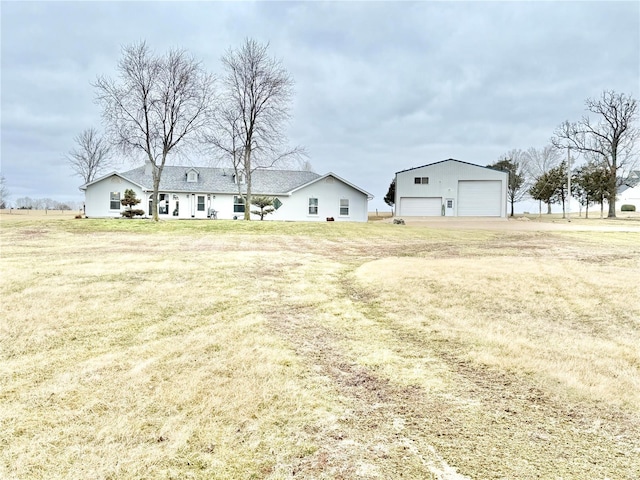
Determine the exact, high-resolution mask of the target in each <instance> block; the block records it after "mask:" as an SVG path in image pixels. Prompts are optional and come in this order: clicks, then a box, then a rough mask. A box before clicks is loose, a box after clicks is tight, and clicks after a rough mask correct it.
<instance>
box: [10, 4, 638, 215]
mask: <svg viewBox="0 0 640 480" xmlns="http://www.w3.org/2000/svg"><path fill="white" fill-rule="evenodd" d="M1 21H2V159H1V161H2V173H3V175H4V176H5V177H6V178H7V183H8V184H9V187H10V190H11V191H12V192H14V193H15V192H18V191H19V192H28V193H25V194H28V195H29V196H32V197H52V198H56V199H60V200H65V199H67V198H74V199H76V198H81V197H80V195H79V192H78V190H77V186H78V185H79V184H80V180H79V179H78V178H77V177H73V176H71V172H70V170H69V169H68V168H67V167H66V166H65V164H64V162H61V161H60V159H61V158H62V157H63V155H64V153H65V152H67V151H69V150H70V149H71V148H73V146H74V145H73V137H74V136H75V135H77V134H78V133H79V132H80V131H82V130H83V129H85V128H88V127H90V126H97V127H99V126H100V121H101V120H100V111H99V109H98V106H97V105H96V104H95V103H94V101H93V99H94V95H95V92H94V90H93V88H92V87H91V82H92V81H94V80H95V78H96V76H97V75H103V74H106V75H111V76H113V75H115V66H116V64H117V61H118V59H119V56H120V52H121V46H122V45H124V44H130V43H133V42H136V41H139V40H141V39H145V40H146V41H147V42H148V43H149V45H150V46H151V47H152V48H153V49H155V50H156V51H158V52H164V51H166V50H168V49H169V48H171V47H176V46H177V47H183V48H185V49H187V50H189V51H190V52H191V53H192V54H193V55H194V56H195V57H196V58H199V59H201V60H202V62H203V65H204V66H205V67H206V68H208V69H209V70H211V71H214V72H217V73H218V74H220V73H221V72H220V69H221V65H220V57H221V56H222V54H223V53H224V52H225V51H226V50H227V49H228V48H230V47H235V46H238V45H239V44H240V43H241V42H242V41H243V39H244V38H246V37H252V38H255V39H257V40H258V41H261V42H270V52H271V54H273V55H274V56H276V57H278V58H280V59H281V60H282V62H283V65H284V66H285V67H286V68H287V69H288V70H289V72H290V73H291V75H292V76H293V77H294V79H295V82H296V87H295V96H294V98H293V100H292V104H291V114H292V120H291V122H290V125H289V128H288V132H289V136H290V142H291V144H293V145H303V146H306V148H307V150H308V151H309V153H310V161H311V162H312V164H313V165H314V167H315V169H316V170H317V171H319V172H321V173H324V172H327V171H334V172H335V173H337V174H338V175H340V176H342V177H343V178H346V179H348V180H350V181H352V182H353V183H355V184H356V185H358V186H360V187H362V188H364V189H365V190H368V191H370V192H371V193H373V194H374V195H375V196H376V199H375V200H374V202H372V207H375V206H378V207H379V208H383V207H385V206H384V204H383V203H382V197H383V196H384V194H385V193H386V191H387V187H388V184H389V181H390V179H391V178H392V176H393V174H394V172H395V171H398V170H402V169H406V168H410V167H413V166H416V165H422V164H425V163H429V162H432V161H438V160H442V159H444V158H449V157H453V158H460V159H461V160H466V161H470V162H475V163H480V164H487V163H490V162H493V161H495V160H496V159H497V158H498V157H499V156H500V155H501V154H503V153H504V152H506V151H508V150H511V149H513V148H521V149H527V148H529V147H542V146H544V145H545V144H547V143H548V141H549V138H550V137H551V135H552V133H553V130H554V128H555V127H556V126H557V125H558V124H559V123H561V122H562V121H564V120H566V119H578V118H580V116H582V115H583V114H584V113H585V111H584V100H585V99H586V98H587V97H597V96H599V94H600V93H601V92H602V90H603V89H614V90H618V91H621V92H625V93H629V94H632V95H634V96H635V97H636V98H637V97H638V93H639V91H638V90H639V85H638V78H640V51H639V50H640V5H639V4H638V3H637V2H255V3H249V2H5V3H3V6H2V20H1ZM14 196H15V195H14Z"/></svg>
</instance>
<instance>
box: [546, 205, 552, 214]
mask: <svg viewBox="0 0 640 480" xmlns="http://www.w3.org/2000/svg"><path fill="white" fill-rule="evenodd" d="M547 215H551V202H547Z"/></svg>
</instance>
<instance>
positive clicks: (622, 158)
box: [488, 91, 640, 218]
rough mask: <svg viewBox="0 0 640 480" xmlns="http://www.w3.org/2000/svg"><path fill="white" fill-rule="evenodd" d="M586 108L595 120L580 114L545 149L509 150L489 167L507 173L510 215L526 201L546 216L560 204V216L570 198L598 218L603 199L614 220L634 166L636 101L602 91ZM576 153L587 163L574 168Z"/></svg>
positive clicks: (565, 125)
mask: <svg viewBox="0 0 640 480" xmlns="http://www.w3.org/2000/svg"><path fill="white" fill-rule="evenodd" d="M585 104H586V107H587V111H588V112H589V113H590V114H592V116H593V117H594V118H591V117H589V116H588V115H585V116H584V117H583V118H582V119H581V120H579V121H577V122H573V123H571V122H569V121H566V122H564V123H562V124H561V125H560V126H559V127H558V128H557V129H556V131H555V132H554V135H553V137H552V138H551V144H550V145H547V146H545V147H544V148H542V149H536V148H530V149H529V150H527V151H522V150H511V151H509V152H507V153H506V154H504V155H502V156H501V157H500V159H499V160H498V161H497V162H496V163H493V164H490V165H488V167H491V168H495V169H498V170H502V171H506V172H508V173H509V183H508V189H507V199H508V202H509V204H510V207H511V208H510V215H511V216H513V215H514V204H515V203H516V202H518V201H521V200H523V199H525V198H527V197H530V198H532V199H534V200H538V201H539V202H540V204H541V206H540V209H542V203H545V204H546V205H547V213H551V205H552V204H560V205H562V212H563V218H564V216H565V214H566V203H567V202H568V201H569V198H570V197H573V198H575V199H576V200H578V202H580V204H581V205H582V206H584V207H585V209H586V214H587V216H588V211H589V207H590V206H592V205H594V204H599V205H600V207H601V208H600V212H601V216H603V205H604V202H605V201H606V202H607V203H608V205H609V211H608V216H609V217H615V216H616V208H615V202H616V195H617V190H618V187H619V186H620V185H622V184H623V183H625V182H626V181H627V175H629V174H630V173H631V171H632V170H633V169H634V168H636V166H637V162H638V153H637V151H636V149H635V145H636V143H637V140H638V137H639V135H640V129H639V128H638V126H637V120H638V103H637V100H636V99H635V98H633V97H631V96H630V95H626V94H623V93H616V92H614V91H604V92H603V93H602V95H601V96H600V97H599V98H597V99H587V100H586V101H585ZM565 151H566V152H567V157H568V158H566V159H564V158H563V157H564V152H565ZM572 153H573V154H574V155H572ZM575 155H582V156H583V158H584V159H585V160H586V162H584V163H583V164H581V165H576V164H577V161H576V160H577V159H576V157H575ZM569 171H570V172H571V174H570V176H571V192H569V181H568V177H569Z"/></svg>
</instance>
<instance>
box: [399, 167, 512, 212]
mask: <svg viewBox="0 0 640 480" xmlns="http://www.w3.org/2000/svg"><path fill="white" fill-rule="evenodd" d="M395 180H396V194H395V216H397V217H401V216H402V217H433V216H448V217H506V216H507V187H508V184H509V174H508V173H507V172H502V171H499V170H494V169H493V168H489V167H482V166H479V165H474V164H472V163H467V162H462V161H460V160H454V159H452V158H450V159H448V160H443V161H440V162H436V163H431V164H429V165H423V166H421V167H415V168H410V169H408V170H402V171H400V172H396V178H395Z"/></svg>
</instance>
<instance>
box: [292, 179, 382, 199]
mask: <svg viewBox="0 0 640 480" xmlns="http://www.w3.org/2000/svg"><path fill="white" fill-rule="evenodd" d="M327 177H333V178H335V179H336V180H338V181H340V182H342V183H344V184H345V185H349V186H350V187H351V188H353V189H355V190H358V191H359V192H360V193H363V194H365V195H366V196H367V198H368V199H369V200H371V199H372V198H373V195H371V194H370V193H369V192H367V191H366V190H363V189H361V188H360V187H358V186H357V185H354V184H353V183H351V182H348V181H347V180H345V179H344V178H341V177H339V176H338V175H336V174H335V173H333V172H329V173H326V174H324V175H322V176H318V178H314V179H313V180H311V181H309V182H307V183H305V184H304V185H300V186H298V187H296V188H294V189H292V190H291V191H290V192H289V193H293V192H295V191H297V190H300V189H302V188H304V187H307V186H309V185H312V184H314V183H316V182H319V181H321V180H324V179H325V178H327Z"/></svg>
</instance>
